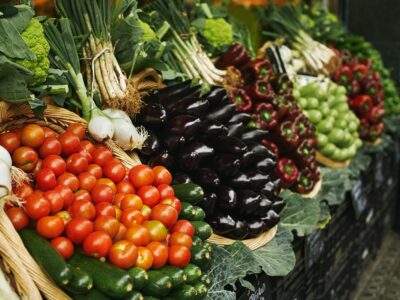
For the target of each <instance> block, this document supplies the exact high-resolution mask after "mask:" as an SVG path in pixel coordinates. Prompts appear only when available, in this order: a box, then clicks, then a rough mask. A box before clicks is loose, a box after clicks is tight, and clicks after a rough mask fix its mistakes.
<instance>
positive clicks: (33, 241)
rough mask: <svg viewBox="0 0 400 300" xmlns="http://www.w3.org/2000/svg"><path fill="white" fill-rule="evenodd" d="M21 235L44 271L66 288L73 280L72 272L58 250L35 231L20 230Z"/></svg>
mask: <svg viewBox="0 0 400 300" xmlns="http://www.w3.org/2000/svg"><path fill="white" fill-rule="evenodd" d="M19 235H20V236H21V239H22V241H23V242H24V245H25V247H26V249H28V251H29V253H30V254H31V255H32V257H33V258H34V260H35V261H36V262H37V263H38V264H39V266H40V267H41V268H42V270H43V271H44V272H45V273H46V274H47V275H48V276H49V277H50V278H51V279H52V280H54V282H56V283H57V284H58V285H59V286H61V287H65V286H66V285H67V284H68V283H69V281H70V280H71V278H72V272H71V269H70V268H69V267H68V265H67V263H66V262H65V260H64V258H63V257H62V256H61V255H60V254H59V253H58V252H57V250H55V249H54V248H53V247H52V246H51V244H50V243H49V242H48V241H47V240H46V239H44V238H42V237H41V236H40V235H38V234H37V233H36V231H35V230H33V229H23V230H20V231H19Z"/></svg>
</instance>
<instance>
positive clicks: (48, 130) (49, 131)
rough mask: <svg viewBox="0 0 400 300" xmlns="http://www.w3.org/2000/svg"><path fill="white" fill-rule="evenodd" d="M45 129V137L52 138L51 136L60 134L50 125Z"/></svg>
mask: <svg viewBox="0 0 400 300" xmlns="http://www.w3.org/2000/svg"><path fill="white" fill-rule="evenodd" d="M43 131H44V138H45V139H47V138H50V137H55V138H56V137H57V136H58V135H57V133H56V132H55V131H54V130H53V129H50V128H48V127H43Z"/></svg>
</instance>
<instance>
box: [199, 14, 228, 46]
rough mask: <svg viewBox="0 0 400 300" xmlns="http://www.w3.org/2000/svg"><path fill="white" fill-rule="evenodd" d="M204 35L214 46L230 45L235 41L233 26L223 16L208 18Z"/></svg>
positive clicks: (205, 22)
mask: <svg viewBox="0 0 400 300" xmlns="http://www.w3.org/2000/svg"><path fill="white" fill-rule="evenodd" d="M203 36H204V38H205V39H206V40H207V41H208V42H209V43H210V45H211V46H213V47H214V48H217V49H218V48H220V47H222V46H225V45H230V44H232V42H233V31H232V26H231V25H230V24H229V23H228V22H227V21H226V20H225V19H223V18H217V19H206V20H205V21H204V31H203Z"/></svg>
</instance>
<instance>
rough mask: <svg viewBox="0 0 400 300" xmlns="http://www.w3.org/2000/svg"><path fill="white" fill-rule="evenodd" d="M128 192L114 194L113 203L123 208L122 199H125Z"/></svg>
mask: <svg viewBox="0 0 400 300" xmlns="http://www.w3.org/2000/svg"><path fill="white" fill-rule="evenodd" d="M125 196H126V194H124V193H117V194H115V196H114V200H113V204H114V205H116V206H118V207H119V208H121V202H122V199H124V198H125Z"/></svg>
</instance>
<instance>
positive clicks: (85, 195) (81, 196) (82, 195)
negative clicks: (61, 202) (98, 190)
mask: <svg viewBox="0 0 400 300" xmlns="http://www.w3.org/2000/svg"><path fill="white" fill-rule="evenodd" d="M81 200H86V201H89V202H91V201H92V196H91V195H90V193H89V192H88V191H87V190H79V191H77V192H76V193H75V201H81Z"/></svg>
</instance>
